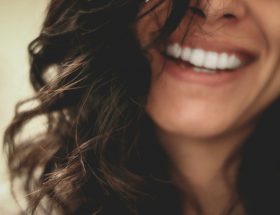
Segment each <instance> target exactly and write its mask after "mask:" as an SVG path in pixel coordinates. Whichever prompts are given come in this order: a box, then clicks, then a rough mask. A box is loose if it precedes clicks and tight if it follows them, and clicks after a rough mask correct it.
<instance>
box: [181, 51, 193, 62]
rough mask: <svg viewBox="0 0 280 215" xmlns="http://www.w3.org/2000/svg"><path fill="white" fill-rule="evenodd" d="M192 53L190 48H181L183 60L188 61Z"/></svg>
mask: <svg viewBox="0 0 280 215" xmlns="http://www.w3.org/2000/svg"><path fill="white" fill-rule="evenodd" d="M191 55H192V50H191V49H190V48H184V49H182V53H181V58H182V60H183V61H189V60H190V57H191Z"/></svg>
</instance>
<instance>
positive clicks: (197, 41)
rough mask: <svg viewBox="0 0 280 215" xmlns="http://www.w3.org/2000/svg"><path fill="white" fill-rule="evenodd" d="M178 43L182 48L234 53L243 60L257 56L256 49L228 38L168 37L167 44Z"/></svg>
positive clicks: (249, 59)
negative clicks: (177, 38)
mask: <svg viewBox="0 0 280 215" xmlns="http://www.w3.org/2000/svg"><path fill="white" fill-rule="evenodd" d="M173 43H178V44H180V45H181V46H182V47H183V48H185V47H189V48H199V49H203V50H205V51H214V52H218V53H229V54H236V55H238V56H239V57H240V58H241V59H243V60H245V61H251V60H254V59H256V58H257V56H258V54H257V51H255V50H253V48H249V47H246V46H243V45H242V44H237V43H233V42H231V41H230V40H225V39H215V38H214V37H213V38H206V37H187V38H186V39H185V40H184V41H180V40H176V39H169V40H168V41H167V44H173Z"/></svg>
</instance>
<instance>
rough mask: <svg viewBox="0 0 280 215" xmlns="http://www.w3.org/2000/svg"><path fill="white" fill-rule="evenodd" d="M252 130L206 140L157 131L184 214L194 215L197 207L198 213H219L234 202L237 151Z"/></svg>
mask: <svg viewBox="0 0 280 215" xmlns="http://www.w3.org/2000/svg"><path fill="white" fill-rule="evenodd" d="M252 130H253V129H252V128H251V129H248V130H245V129H242V131H239V132H236V133H232V134H229V135H224V136H223V137H219V138H208V139H195V138H187V137H178V136H176V137H175V136H173V135H170V134H166V133H163V132H158V137H159V140H160V142H161V144H162V145H163V147H164V149H165V151H166V153H167V155H168V156H169V158H170V172H171V176H172V179H173V182H174V183H175V185H176V186H177V187H178V189H179V190H180V191H181V193H182V200H183V205H184V211H185V213H186V214H197V213H195V212H194V211H195V210H194V208H195V205H196V206H197V207H196V208H200V212H199V214H211V215H212V214H215V215H217V214H221V213H223V211H225V210H227V209H229V208H230V205H231V204H232V203H233V202H234V201H236V199H237V195H236V192H235V190H236V189H235V182H236V177H237V173H238V168H239V164H240V160H241V155H240V149H241V146H242V143H243V142H244V141H245V139H246V138H247V137H248V135H249V134H250V133H251V131H252ZM184 201H185V203H184ZM187 202H188V204H186V203H187ZM196 211H197V210H196Z"/></svg>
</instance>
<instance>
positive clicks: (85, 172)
mask: <svg viewBox="0 0 280 215" xmlns="http://www.w3.org/2000/svg"><path fill="white" fill-rule="evenodd" d="M163 2H164V1H158V2H154V3H152V5H153V6H152V7H150V8H149V10H148V11H146V12H145V11H144V13H143V14H140V13H139V8H140V7H141V6H142V4H143V3H144V2H142V1H139V0H106V1H104V0H92V1H90V0H87V1H86V0H82V1H77V0H67V1H66V0H51V1H50V4H49V7H48V13H47V16H46V19H45V21H44V23H43V27H42V30H41V33H40V35H39V36H38V37H37V38H36V39H35V40H34V41H32V42H31V43H30V45H29V55H30V65H31V69H30V80H31V83H32V86H33V88H34V90H35V92H36V95H35V97H34V98H33V99H31V100H27V101H25V102H22V103H19V105H18V106H17V110H16V115H15V117H14V119H13V121H12V123H11V124H10V126H9V127H8V129H7V130H6V133H5V137H4V139H5V146H6V150H7V153H8V164H9V169H10V174H11V180H15V179H16V178H18V177H19V178H21V180H23V183H24V190H25V192H26V193H27V194H28V195H27V197H28V210H27V213H28V214H33V213H35V212H36V211H37V212H38V213H39V214H53V213H54V211H58V212H59V213H61V214H83V215H86V214H94V213H96V214H132V213H135V214H137V213H141V214H142V213H145V214H147V213H148V211H149V213H151V214H157V213H158V212H156V210H159V209H160V208H162V207H159V203H158V205H156V204H154V203H155V202H160V201H161V200H159V199H158V200H156V198H159V197H160V198H162V197H161V196H165V195H159V193H163V192H167V191H168V193H171V190H172V189H171V188H170V183H169V182H168V177H167V174H166V173H165V168H164V167H163V166H164V163H165V162H166V158H165V156H164V154H163V153H161V150H160V147H159V146H158V145H157V144H156V141H155V138H154V137H153V126H152V123H151V122H150V120H149V118H148V117H147V116H146V114H145V111H144V108H145V101H146V95H147V92H148V90H149V82H150V65H149V62H148V60H147V58H146V57H145V54H144V52H145V50H143V47H140V45H139V42H138V41H137V37H136V35H135V32H134V30H133V27H134V25H135V23H136V22H137V20H139V19H141V17H144V16H145V15H146V14H148V13H150V12H152V11H153V10H155V9H156V8H157V7H159V6H160V5H161V4H162V3H163ZM187 6H188V1H186V0H180V1H178V0H176V1H173V3H172V10H171V12H170V14H169V16H168V18H167V19H166V22H165V23H164V25H163V26H162V28H161V29H159V30H158V31H157V32H153V33H154V38H153V41H151V44H148V45H149V46H151V45H153V44H156V43H157V42H159V41H163V40H164V39H165V38H166V37H167V36H168V35H169V34H170V33H171V32H172V31H173V30H174V29H175V28H176V27H177V25H178V24H179V22H180V19H182V17H183V16H184V15H185V12H186V10H187ZM30 101H36V102H37V103H36V105H35V106H34V105H33V107H32V108H29V109H27V110H26V109H24V110H22V106H24V105H25V106H26V105H27V104H28V103H30ZM26 103H27V104H26ZM38 116H40V117H41V118H43V119H44V120H46V123H45V124H46V128H45V130H44V131H43V132H41V133H40V134H38V135H36V136H35V137H34V136H32V137H31V138H29V139H24V140H23V139H17V137H18V135H19V134H20V133H22V132H23V133H24V127H25V125H26V124H28V122H30V121H31V120H32V119H34V118H36V117H38ZM159 167H160V168H159ZM163 184H164V185H165V186H163V187H168V188H166V189H165V190H167V191H163V189H161V186H162V185H163ZM152 202H153V203H152ZM174 202H175V201H174ZM152 208H154V210H153V209H152ZM175 208H176V207H175ZM146 209H148V210H147V211H145V210H146ZM170 210H171V209H170ZM144 211H145V212H144Z"/></svg>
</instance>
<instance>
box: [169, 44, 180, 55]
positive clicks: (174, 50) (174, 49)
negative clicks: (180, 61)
mask: <svg viewBox="0 0 280 215" xmlns="http://www.w3.org/2000/svg"><path fill="white" fill-rule="evenodd" d="M166 51H167V54H169V55H170V56H172V57H175V58H179V57H180V56H181V51H182V48H181V47H180V45H179V44H178V43H174V44H172V45H169V46H168V47H167V50H166Z"/></svg>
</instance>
